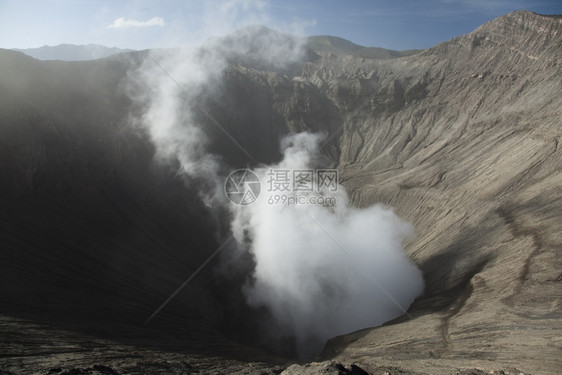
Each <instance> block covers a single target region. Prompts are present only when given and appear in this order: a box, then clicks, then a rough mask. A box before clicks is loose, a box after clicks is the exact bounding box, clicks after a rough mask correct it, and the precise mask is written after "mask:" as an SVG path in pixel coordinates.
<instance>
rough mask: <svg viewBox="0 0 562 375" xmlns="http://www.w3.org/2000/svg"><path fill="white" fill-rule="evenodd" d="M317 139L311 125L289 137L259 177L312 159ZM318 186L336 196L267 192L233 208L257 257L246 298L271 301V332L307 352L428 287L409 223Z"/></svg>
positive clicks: (384, 316)
mask: <svg viewBox="0 0 562 375" xmlns="http://www.w3.org/2000/svg"><path fill="white" fill-rule="evenodd" d="M319 140H320V136H319V135H317V134H309V133H301V134H297V135H293V136H290V137H288V138H286V139H285V140H284V141H283V142H282V143H283V144H284V146H285V149H284V158H283V160H282V161H281V162H280V163H279V164H277V165H274V166H269V167H265V168H259V169H257V170H255V172H256V173H257V174H258V176H259V177H260V180H261V181H262V184H263V182H264V181H267V180H268V179H271V178H272V177H271V176H270V175H268V172H269V171H270V169H273V170H288V171H293V170H303V169H308V168H310V167H312V166H313V165H311V163H312V162H313V161H314V160H315V159H317V156H318V147H317V146H318V142H319ZM314 190H316V189H314ZM319 194H320V196H323V197H326V196H329V195H334V198H336V199H337V203H336V204H335V205H334V206H325V205H320V204H294V205H287V204H272V203H271V202H273V200H270V199H268V198H267V197H268V195H267V194H265V195H263V194H262V196H260V198H259V199H258V200H257V201H256V202H255V203H254V204H252V205H248V206H237V207H234V210H233V211H234V220H233V222H232V230H233V233H234V234H235V237H236V239H237V240H238V242H239V243H240V244H241V245H243V246H244V245H245V246H246V248H247V249H248V251H251V252H252V254H253V255H254V258H255V262H256V267H255V271H254V275H253V281H252V282H251V283H248V285H246V288H245V293H246V296H247V298H248V302H249V303H250V304H251V305H253V306H256V307H259V306H265V307H267V308H268V310H269V311H271V313H272V316H273V318H274V321H273V322H270V323H271V326H270V327H271V329H270V330H269V334H270V335H272V336H273V337H276V338H279V339H282V338H283V337H282V336H283V335H286V336H293V337H295V338H296V343H297V350H298V352H299V354H300V355H301V356H302V357H305V358H307V357H311V356H312V355H314V354H317V353H318V352H319V350H320V349H321V348H322V346H323V344H324V342H325V341H326V340H327V339H329V338H331V337H333V336H336V335H340V334H344V333H348V332H351V331H355V330H358V329H361V328H365V327H371V326H377V325H380V324H382V323H384V322H385V321H387V320H390V319H392V318H394V317H396V316H399V315H401V314H402V313H403V312H404V311H403V309H404V308H407V307H408V306H409V305H410V304H411V303H412V301H413V300H414V298H415V297H416V296H418V295H419V294H420V293H421V292H422V290H423V278H422V275H421V272H420V271H419V270H418V269H417V268H416V266H415V265H414V264H413V263H412V262H411V261H410V260H409V259H408V258H407V256H406V254H405V253H404V251H403V248H402V242H403V241H404V240H406V239H408V238H411V237H412V236H413V227H412V226H411V225H410V224H408V223H406V222H404V221H402V220H401V219H400V218H399V217H398V216H396V215H395V214H394V212H393V211H392V210H391V209H388V208H385V207H383V206H381V205H375V206H372V207H369V208H366V209H358V208H353V207H351V206H350V205H349V203H348V198H347V195H346V192H345V189H344V188H343V187H342V186H338V189H337V192H329V191H326V190H325V189H324V190H321V191H320V193H319ZM306 198H309V197H306ZM305 201H308V200H305Z"/></svg>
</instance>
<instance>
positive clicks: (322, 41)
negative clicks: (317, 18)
mask: <svg viewBox="0 0 562 375" xmlns="http://www.w3.org/2000/svg"><path fill="white" fill-rule="evenodd" d="M306 45H307V47H308V48H310V49H312V50H315V51H323V52H331V53H333V54H334V55H336V56H342V55H354V56H358V57H365V58H370V59H373V58H374V59H394V58H397V57H404V56H410V55H415V54H416V53H419V52H421V51H422V50H419V49H410V50H405V51H395V50H391V49H386V48H380V47H364V46H360V45H358V44H355V43H353V42H350V41H349V40H346V39H343V38H339V37H336V36H329V35H319V36H310V37H308V38H306Z"/></svg>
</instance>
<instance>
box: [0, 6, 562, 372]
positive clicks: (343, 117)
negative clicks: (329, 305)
mask: <svg viewBox="0 0 562 375" xmlns="http://www.w3.org/2000/svg"><path fill="white" fill-rule="evenodd" d="M560 51H562V19H561V18H560V17H556V16H541V15H536V14H533V13H530V12H526V11H519V12H514V13H510V14H508V15H506V16H503V17H500V18H498V19H495V20H493V21H491V22H489V23H487V24H485V25H483V26H481V27H480V28H478V29H477V30H475V31H474V32H473V33H470V34H468V35H464V36H461V37H458V38H455V39H453V40H451V41H448V42H445V43H442V44H440V45H438V46H435V47H433V48H430V49H428V50H425V51H423V52H421V53H419V54H416V55H412V56H406V57H401V58H397V59H370V58H366V57H361V56H353V55H345V54H334V53H330V52H329V51H322V50H317V51H309V53H307V58H306V60H307V61H305V62H302V63H300V64H297V65H296V66H292V67H291V68H290V69H288V70H284V71H277V72H276V71H271V70H270V71H265V70H263V67H256V66H248V65H246V66H244V65H240V64H234V65H232V66H230V67H229V68H228V69H227V70H226V71H225V73H224V76H223V78H224V85H223V92H222V93H221V97H218V98H217V97H215V98H212V97H208V98H202V99H205V100H206V105H207V108H209V110H210V111H212V113H213V114H214V115H215V116H216V119H217V120H218V121H220V122H221V123H222V124H224V125H225V127H227V128H228V129H229V131H230V132H231V133H232V134H233V136H234V137H235V138H237V139H238V140H240V142H241V143H242V145H243V146H244V147H245V148H246V149H247V150H249V151H250V152H251V153H252V154H253V155H259V157H260V159H261V161H264V162H270V161H271V160H275V159H276V158H278V157H279V154H278V152H277V151H275V150H276V146H277V142H278V139H279V137H280V136H282V135H284V134H288V133H291V132H297V131H302V130H312V131H317V130H324V131H326V132H327V133H329V134H333V136H332V141H331V142H330V143H329V144H328V146H327V147H326V148H325V150H324V151H325V153H326V154H327V155H329V156H330V157H331V158H332V159H333V160H334V164H335V165H336V166H337V167H338V169H339V170H340V173H341V177H342V180H343V181H342V182H343V184H344V185H345V186H346V188H347V190H348V191H349V192H350V195H351V199H352V202H353V203H354V204H355V205H357V206H367V205H370V204H372V203H375V202H383V203H386V204H388V205H390V206H392V207H395V208H396V212H397V213H398V214H399V215H400V216H401V217H404V218H406V219H408V220H410V221H411V222H412V223H413V224H414V225H415V227H416V231H417V234H418V238H417V239H416V241H415V242H413V243H412V244H410V245H409V247H408V253H409V255H410V256H411V258H412V259H413V260H414V261H415V262H416V263H417V264H418V265H419V266H420V267H421V269H422V270H423V272H424V277H425V280H426V284H427V285H426V292H425V294H424V295H423V296H422V297H420V298H419V299H418V300H417V301H416V302H415V303H414V304H413V305H412V306H411V308H410V310H409V314H410V316H411V318H406V317H403V318H400V319H397V320H395V321H393V322H389V323H388V324H386V325H384V326H383V327H379V328H374V329H365V330H362V331H359V332H356V333H351V334H349V335H345V336H341V337H338V338H335V339H333V340H331V341H330V342H329V343H328V345H327V347H326V348H325V350H324V353H323V354H322V356H323V357H324V358H325V359H332V358H335V359H337V360H339V361H341V362H342V363H351V362H353V363H356V364H357V365H359V366H360V367H361V368H363V369H365V370H367V371H369V372H376V371H379V370H380V369H381V368H383V367H385V366H386V367H388V368H391V367H392V368H397V367H398V368H400V369H402V370H404V371H412V372H416V373H451V372H454V371H456V369H459V368H480V369H482V370H486V371H489V370H494V369H499V368H513V367H516V368H518V369H519V370H521V371H524V372H530V373H539V374H540V373H544V374H547V373H555V372H558V371H559V370H560V368H562V363H561V361H560V359H559V358H558V354H559V353H560V350H561V349H562V341H561V339H560V336H561V326H562V325H561V319H562V313H561V307H560V299H561V298H562V296H561V293H560V290H561V288H560V282H561V274H560V269H562V267H561V266H562V265H561V264H560V262H561V261H560V259H562V257H561V253H560V252H561V248H562V234H561V231H560V227H561V224H562V187H561V186H562V174H561V171H562V165H561V164H562V163H561V161H560V160H562V158H561V154H560V148H559V141H560V136H561V133H562V124H561V120H560V119H561V118H562V94H561V93H562V78H560V77H562V74H561V73H562V65H561V64H562V61H561V60H562V53H561V52H560ZM0 52H1V53H0V69H1V70H2V72H9V74H3V75H2V77H0V87H1V90H0V106H1V108H2V109H1V111H0V165H1V166H2V169H1V170H0V173H1V174H2V176H1V179H0V191H1V194H2V196H1V198H0V202H1V205H2V210H1V212H0V220H1V223H2V225H1V226H0V246H1V249H2V251H1V253H0V256H1V259H0V260H1V261H0V269H1V272H0V280H1V283H2V286H3V287H2V290H1V291H0V297H1V298H0V303H1V305H0V306H1V308H2V313H3V324H2V330H1V331H0V335H2V337H3V339H2V342H3V343H4V344H2V345H1V346H0V350H1V353H0V354H1V356H0V368H1V369H3V370H9V371H12V372H14V373H18V372H21V371H24V370H23V369H26V371H27V370H29V369H32V370H33V371H46V370H49V369H50V368H56V367H60V366H63V367H64V365H61V363H63V361H68V362H67V364H68V366H73V367H74V368H83V369H86V368H93V367H92V366H93V365H95V364H100V362H103V363H105V364H109V365H111V367H112V368H113V369H114V370H115V371H117V372H120V373H121V372H122V373H143V371H144V372H151V373H152V372H154V373H158V371H160V373H174V372H176V373H182V372H186V371H188V367H186V366H190V367H189V369H194V368H197V366H198V364H199V369H200V370H201V372H203V373H205V372H212V371H216V370H217V369H219V368H222V371H224V372H227V373H228V372H231V373H235V372H236V371H241V370H240V368H241V367H240V366H243V365H242V364H244V363H246V362H245V361H249V360H252V361H254V362H261V364H259V365H258V364H256V363H254V364H253V366H254V367H253V368H254V370H251V371H254V372H256V373H260V372H266V371H270V372H271V373H273V372H278V371H279V369H281V367H275V366H277V364H276V365H274V364H273V363H281V362H282V361H280V360H275V359H272V358H271V357H270V356H268V355H265V354H258V353H257V352H256V351H255V350H253V349H250V348H247V347H245V346H242V345H240V344H236V343H234V342H233V341H232V340H229V339H227V338H225V332H226V333H229V330H232V328H231V327H233V326H240V327H247V326H248V322H244V317H243V308H241V307H240V306H239V305H238V302H237V301H229V300H228V298H227V299H225V296H224V295H221V293H218V292H217V288H218V286H217V284H216V283H215V282H213V281H212V280H213V272H212V270H211V269H208V270H206V274H204V275H202V277H200V278H198V279H197V280H195V281H194V282H193V283H191V284H190V285H188V287H187V288H186V289H185V290H184V291H183V292H182V294H181V295H179V296H178V298H177V299H175V300H174V302H173V303H172V304H171V305H170V306H169V307H167V308H166V309H165V310H164V311H163V313H162V316H160V317H159V319H157V320H155V322H154V326H153V327H151V328H140V326H142V322H143V320H144V319H145V318H146V317H147V316H148V314H150V313H151V312H152V311H153V309H154V307H155V306H158V304H159V303H160V302H161V301H163V300H164V299H165V298H166V297H167V296H168V295H169V294H170V292H171V291H173V290H174V288H175V287H176V286H177V285H179V284H180V283H181V282H182V281H183V280H184V279H185V277H186V275H188V274H190V273H191V272H192V271H193V270H194V269H196V268H197V267H198V265H199V264H200V263H201V262H202V261H203V260H204V259H205V258H206V254H208V253H209V252H211V251H212V250H213V249H214V247H215V246H216V245H217V244H216V242H215V240H214V238H215V236H214V232H213V231H214V228H216V225H217V224H216V222H214V220H215V219H214V218H213V217H210V215H208V214H206V211H205V209H204V207H202V204H201V203H199V202H198V199H197V198H196V196H197V194H196V193H195V189H194V188H192V189H191V190H190V188H186V187H185V186H184V185H185V184H184V183H183V181H181V179H179V180H178V178H176V177H175V175H174V172H173V168H169V167H166V166H162V165H158V164H157V163H154V162H153V161H152V156H153V153H154V150H153V148H152V146H151V145H150V143H149V142H148V141H147V140H146V137H145V136H144V135H143V134H142V132H141V131H140V130H139V129H135V128H132V127H131V126H129V125H128V124H129V121H128V120H129V116H130V113H134V112H135V111H137V110H138V108H135V106H134V105H133V103H132V102H131V101H130V100H129V99H128V97H127V95H126V92H125V91H126V90H125V87H124V86H123V85H122V82H123V80H124V79H125V78H126V76H127V71H128V70H130V69H133V68H134V67H135V66H136V65H137V64H138V63H139V62H140V61H141V60H142V58H143V53H131V54H126V55H120V56H115V57H112V58H107V59H103V60H99V61H95V62H80V63H62V62H39V61H35V60H33V59H31V58H28V57H25V56H23V55H21V54H17V53H15V52H10V51H0ZM201 121H202V122H204V121H205V119H204V118H203V117H202V118H201ZM242 124H243V125H242ZM209 128H210V129H212V127H211V126H210V125H209ZM211 136H212V139H213V143H212V145H211V147H210V149H211V150H212V151H214V152H217V153H219V154H222V155H223V156H224V157H225V159H226V160H229V161H231V163H232V165H233V166H236V165H238V164H240V163H241V162H242V161H243V160H244V158H243V155H240V153H239V151H238V150H237V149H236V148H234V147H233V146H232V145H229V141H228V140H227V139H223V138H221V136H220V135H219V134H211ZM186 228H191V229H190V230H186ZM237 309H240V310H237ZM232 316H235V318H232ZM22 319H26V320H22ZM25 321H34V322H35V323H24V322H25ZM26 327H28V328H26ZM41 327H48V328H41ZM229 327H230V328H229ZM26 329H27V331H26ZM41 332H42V333H41ZM45 332H47V333H45ZM37 337H38V339H36V338H37ZM92 353H93V354H92ZM148 357H150V358H151V361H152V362H151V361H148V360H145V359H146V358H148ZM211 357H212V358H214V359H213V360H211V362H212V363H213V364H212V365H210V362H209V361H210V360H209V358H211ZM139 358H141V359H139ZM205 358H206V359H205ZM219 358H222V359H219ZM187 359H189V360H187ZM198 361H199V362H198ZM277 361H279V362H277ZM57 363H58V364H57ZM266 363H271V364H270V365H269V364H266ZM49 366H50V367H49ZM135 366H137V367H135ZM143 366H146V367H144V369H143ZM151 366H152V367H151ZM158 366H160V367H159V368H158ZM155 368H158V369H155ZM92 371H93V370H92ZM135 371H137V372H135ZM27 372H29V371H27ZM21 373H23V372H21Z"/></svg>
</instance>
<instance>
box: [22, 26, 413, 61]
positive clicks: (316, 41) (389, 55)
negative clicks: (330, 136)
mask: <svg viewBox="0 0 562 375" xmlns="http://www.w3.org/2000/svg"><path fill="white" fill-rule="evenodd" d="M264 28H265V27H264ZM265 29H267V28H265ZM304 41H305V45H306V46H307V47H308V48H309V49H311V50H313V51H317V52H328V53H332V54H334V55H335V56H343V55H353V56H357V57H364V58H370V59H373V58H374V59H394V58H398V57H404V56H410V55H415V54H417V53H419V52H421V51H422V50H418V49H411V50H404V51H397V50H391V49H386V48H380V47H365V46H361V45H358V44H355V43H353V42H351V41H349V40H347V39H343V38H340V37H336V36H330V35H317V36H309V37H306V38H304ZM12 50H13V51H17V52H22V53H24V54H26V55H28V56H31V57H33V58H36V59H38V60H61V61H87V60H97V59H103V58H105V57H109V56H112V55H116V54H118V53H124V52H132V51H134V50H132V49H123V48H117V47H106V46H103V45H100V44H87V45H76V44H59V45H58V46H43V47H37V48H25V49H21V48H13V49H12Z"/></svg>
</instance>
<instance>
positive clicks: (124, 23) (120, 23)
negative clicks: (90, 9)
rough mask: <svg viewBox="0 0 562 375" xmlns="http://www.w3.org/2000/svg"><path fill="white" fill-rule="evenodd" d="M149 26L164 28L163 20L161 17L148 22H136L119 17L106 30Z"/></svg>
mask: <svg viewBox="0 0 562 375" xmlns="http://www.w3.org/2000/svg"><path fill="white" fill-rule="evenodd" d="M151 26H164V19H162V18H161V17H153V18H151V19H149V20H148V21H137V20H131V19H127V18H125V17H119V18H117V19H116V20H115V21H113V23H112V24H111V25H109V26H107V28H108V29H125V28H128V27H151Z"/></svg>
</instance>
